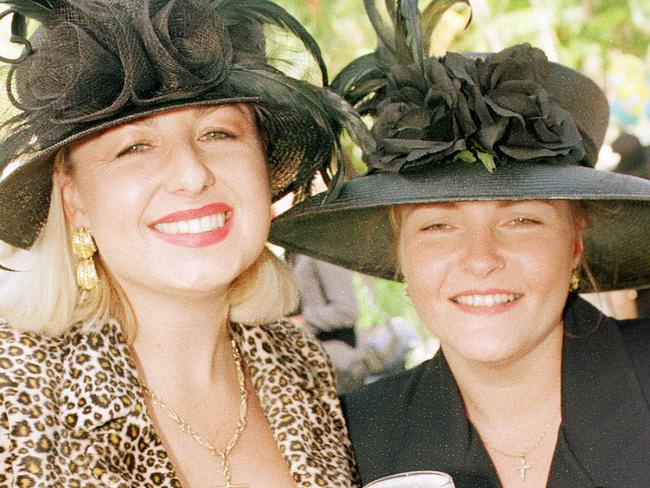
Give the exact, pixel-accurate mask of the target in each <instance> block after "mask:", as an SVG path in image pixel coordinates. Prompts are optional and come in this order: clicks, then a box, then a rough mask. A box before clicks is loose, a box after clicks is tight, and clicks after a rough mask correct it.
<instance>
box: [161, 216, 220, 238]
mask: <svg viewBox="0 0 650 488" xmlns="http://www.w3.org/2000/svg"><path fill="white" fill-rule="evenodd" d="M225 223H226V214H225V213H218V214H212V215H206V216H205V217H201V218H198V219H192V220H180V221H178V222H167V223H165V224H156V225H154V228H155V229H156V230H157V231H159V232H162V233H163V234H201V233H202V232H211V231H213V230H216V229H220V228H221V227H223V226H224V225H225Z"/></svg>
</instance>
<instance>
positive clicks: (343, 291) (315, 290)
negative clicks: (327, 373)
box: [288, 254, 366, 393]
mask: <svg viewBox="0 0 650 488" xmlns="http://www.w3.org/2000/svg"><path fill="white" fill-rule="evenodd" d="M288 261H289V263H290V264H291V268H292V269H293V275H294V277H295V279H296V283H297V285H298V295H299V307H298V310H297V312H298V313H296V314H294V315H292V316H290V317H289V319H290V320H291V321H293V322H294V323H295V324H297V325H299V326H301V327H303V328H304V329H305V330H307V331H309V332H310V333H311V334H313V335H314V336H315V337H316V338H317V339H318V340H319V341H320V343H321V344H322V345H323V347H324V348H325V350H326V351H327V352H328V354H329V356H330V358H331V360H332V365H333V366H334V370H335V372H336V377H337V384H338V391H339V393H344V392H349V391H352V390H355V389H357V388H359V387H360V386H361V385H363V382H364V378H365V376H366V366H365V364H364V359H363V355H362V353H361V349H360V348H358V347H357V345H358V341H357V333H356V330H355V324H356V321H357V318H358V316H359V309H358V305H357V297H356V291H355V289H354V283H353V275H354V273H353V272H352V271H350V270H349V269H345V268H342V267H340V266H336V265H334V264H331V263H327V262H325V261H320V260H318V259H314V258H312V257H309V256H305V255H304V254H297V255H295V256H290V257H289V259H288Z"/></svg>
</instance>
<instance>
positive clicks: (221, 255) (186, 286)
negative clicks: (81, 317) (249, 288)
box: [61, 105, 271, 296]
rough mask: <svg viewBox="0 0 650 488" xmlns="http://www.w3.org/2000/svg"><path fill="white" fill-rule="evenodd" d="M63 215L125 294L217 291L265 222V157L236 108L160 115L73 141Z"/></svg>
mask: <svg viewBox="0 0 650 488" xmlns="http://www.w3.org/2000/svg"><path fill="white" fill-rule="evenodd" d="M69 163H70V164H71V165H72V168H73V170H72V171H71V174H70V175H64V176H61V178H62V180H63V184H62V186H63V197H64V203H65V208H66V214H67V217H68V219H69V220H70V222H71V223H72V225H73V226H75V227H79V226H82V225H83V226H86V227H88V228H89V229H90V231H91V233H92V234H93V236H94V238H95V240H96V242H97V246H98V248H99V253H100V255H101V257H102V259H103V261H104V263H105V265H106V266H107V268H108V269H109V270H110V271H111V272H112V274H113V275H114V276H115V278H116V279H117V280H118V282H119V283H120V285H121V286H122V287H123V288H124V289H125V290H126V291H127V294H129V296H130V294H131V293H137V291H138V290H147V291H148V293H151V292H154V293H161V294H165V293H172V294H178V293H181V294H189V295H190V296H191V295H192V294H197V293H198V294H201V295H205V294H209V293H213V292H217V291H218V292H219V293H222V292H223V290H225V289H226V288H227V287H228V285H229V284H230V283H231V282H232V281H233V280H234V279H235V278H236V277H237V276H238V275H239V274H241V273H242V272H243V271H244V270H245V269H247V268H248V267H249V266H250V265H251V264H252V263H253V262H254V261H255V259H256V258H257V257H258V256H259V254H260V253H261V251H262V249H263V246H264V243H265V241H266V238H267V235H268V230H269V225H270V203H271V196H270V189H269V175H268V167H267V161H266V154H265V151H264V148H263V146H262V142H261V141H260V137H259V135H258V132H257V128H256V125H255V119H254V116H253V113H252V111H251V110H250V109H249V108H248V107H247V106H245V105H218V106H208V107H190V108H183V109H179V110H172V111H167V112H162V113H160V114H156V115H152V116H149V117H145V118H143V119H139V120H137V121H134V122H132V123H128V124H124V125H120V126H118V127H115V128H112V129H109V130H107V131H104V132H102V133H100V134H98V135H96V136H93V137H90V138H87V139H84V140H83V141H81V142H79V143H77V144H75V145H74V146H73V147H72V148H71V150H70V152H69Z"/></svg>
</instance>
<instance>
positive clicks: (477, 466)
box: [398, 352, 499, 488]
mask: <svg viewBox="0 0 650 488" xmlns="http://www.w3.org/2000/svg"><path fill="white" fill-rule="evenodd" d="M412 393H413V394H412V396H411V397H410V401H409V402H407V403H405V404H404V412H403V415H404V418H405V419H406V422H405V428H404V431H403V437H402V439H401V442H400V444H401V445H402V446H404V448H403V449H402V451H401V452H400V454H399V457H398V464H399V467H400V468H401V470H402V471H411V470H427V469H428V470H437V471H444V472H447V473H449V474H450V475H451V476H452V477H453V478H454V482H455V484H456V486H460V487H463V488H474V487H476V488H490V487H497V486H499V483H498V479H497V476H496V472H495V470H494V467H493V465H492V462H491V461H490V458H489V456H488V455H487V453H486V452H485V449H484V447H483V444H482V443H481V440H480V437H479V435H478V433H477V432H476V430H475V429H474V428H473V426H472V425H471V423H470V422H469V421H468V420H467V418H466V417H465V409H464V407H463V403H462V400H461V396H460V392H459V391H458V387H457V386H456V382H455V381H454V378H453V375H452V374H451V371H450V370H449V366H448V365H447V362H446V361H445V359H444V356H443V354H442V353H441V352H440V353H438V355H437V356H436V357H435V358H434V359H433V360H432V361H431V362H430V363H429V364H428V367H427V368H426V370H425V371H424V373H423V374H422V376H421V377H420V381H419V382H418V384H417V385H413V389H412Z"/></svg>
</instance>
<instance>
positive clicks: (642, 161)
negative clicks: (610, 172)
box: [612, 133, 650, 179]
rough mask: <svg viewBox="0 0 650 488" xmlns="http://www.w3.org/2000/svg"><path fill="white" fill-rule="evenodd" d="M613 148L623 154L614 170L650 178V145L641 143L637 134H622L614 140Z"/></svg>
mask: <svg viewBox="0 0 650 488" xmlns="http://www.w3.org/2000/svg"><path fill="white" fill-rule="evenodd" d="M612 150H613V151H614V152H615V153H618V154H619V155H620V156H621V159H620V161H619V162H618V164H617V165H616V168H614V171H616V172H617V173H623V174H625V175H632V176H638V177H640V178H646V179H650V147H649V146H643V145H641V141H639V139H638V138H637V137H636V136H634V135H632V134H628V133H623V134H621V135H620V136H618V137H617V138H616V140H615V141H614V142H612Z"/></svg>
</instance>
